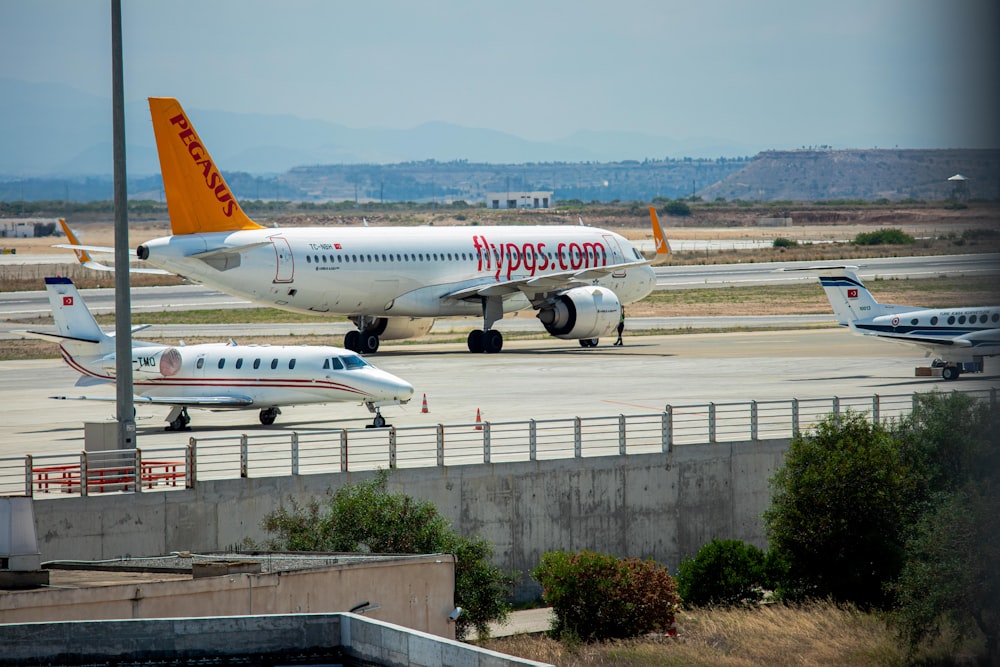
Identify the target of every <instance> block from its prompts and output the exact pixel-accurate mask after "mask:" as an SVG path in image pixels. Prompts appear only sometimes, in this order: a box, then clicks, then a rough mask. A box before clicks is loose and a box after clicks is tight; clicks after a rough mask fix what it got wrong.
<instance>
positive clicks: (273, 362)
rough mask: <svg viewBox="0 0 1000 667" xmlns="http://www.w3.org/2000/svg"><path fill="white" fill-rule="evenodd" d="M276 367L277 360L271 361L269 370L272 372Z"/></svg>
mask: <svg viewBox="0 0 1000 667" xmlns="http://www.w3.org/2000/svg"><path fill="white" fill-rule="evenodd" d="M277 367H278V360H277V359H271V370H272V371H273V370H274V369H275V368H277Z"/></svg>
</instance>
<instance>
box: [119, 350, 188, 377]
mask: <svg viewBox="0 0 1000 667" xmlns="http://www.w3.org/2000/svg"><path fill="white" fill-rule="evenodd" d="M182 364H183V358H182V357H181V352H180V350H178V349H177V348H176V347H164V348H159V349H155V348H154V349H151V350H150V351H146V350H145V349H143V348H141V347H140V348H136V349H134V350H132V371H133V372H135V373H137V374H139V375H142V376H145V377H148V378H168V377H171V376H172V375H177V373H178V372H180V370H181V365H182Z"/></svg>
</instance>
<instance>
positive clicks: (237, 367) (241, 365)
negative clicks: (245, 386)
mask: <svg viewBox="0 0 1000 667" xmlns="http://www.w3.org/2000/svg"><path fill="white" fill-rule="evenodd" d="M240 368H243V357H240V358H239V359H237V360H236V369H237V370H239V369H240Z"/></svg>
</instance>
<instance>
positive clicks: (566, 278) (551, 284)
mask: <svg viewBox="0 0 1000 667" xmlns="http://www.w3.org/2000/svg"><path fill="white" fill-rule="evenodd" d="M647 264H649V261H648V260H643V261H638V262H624V263H621V264H610V265H608V266H598V267H591V268H586V269H579V270H574V271H563V272H561V273H551V274H547V275H544V276H534V277H526V278H515V279H513V280H504V281H501V282H493V281H490V282H482V283H479V284H476V285H471V286H466V287H462V288H461V289H457V290H455V291H453V292H448V293H446V294H443V295H441V298H442V299H456V300H463V299H478V298H480V297H484V296H506V295H508V294H516V293H518V292H523V293H524V294H525V295H526V296H527V297H528V298H531V297H532V296H534V295H535V294H538V293H541V292H555V291H559V290H566V289H572V288H574V287H583V286H584V285H588V284H590V282H591V281H593V280H598V279H600V278H603V277H605V276H608V275H611V274H612V273H617V272H619V271H625V270H627V269H631V268H634V267H638V266H645V265H647Z"/></svg>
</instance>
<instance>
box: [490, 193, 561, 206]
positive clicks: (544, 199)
mask: <svg viewBox="0 0 1000 667" xmlns="http://www.w3.org/2000/svg"><path fill="white" fill-rule="evenodd" d="M486 207H487V208H493V209H502V208H552V193H551V192H487V193H486Z"/></svg>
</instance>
